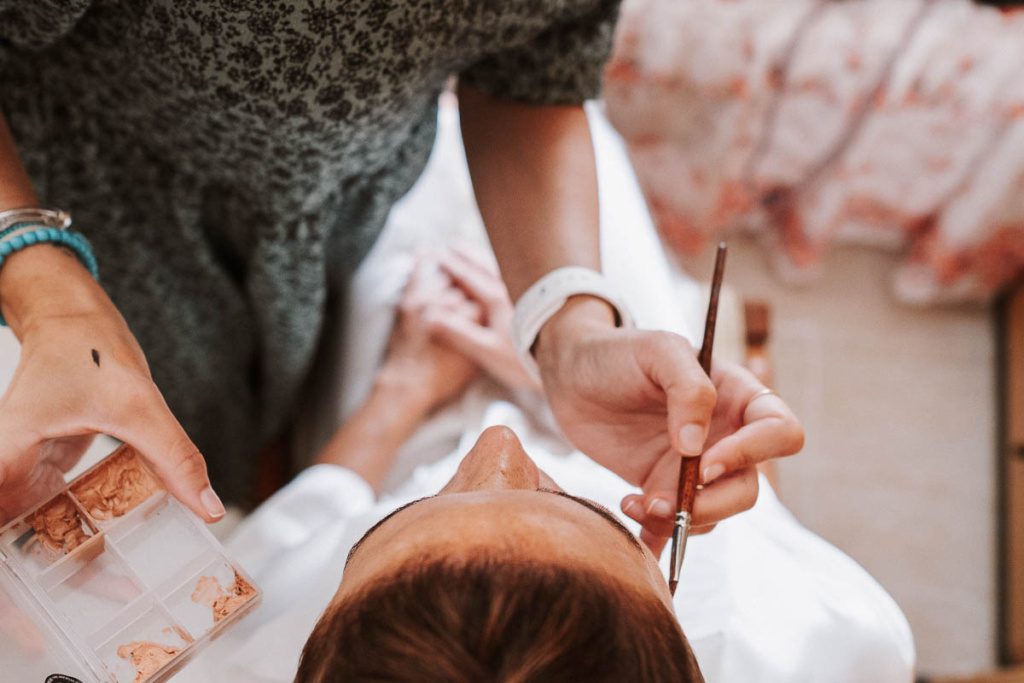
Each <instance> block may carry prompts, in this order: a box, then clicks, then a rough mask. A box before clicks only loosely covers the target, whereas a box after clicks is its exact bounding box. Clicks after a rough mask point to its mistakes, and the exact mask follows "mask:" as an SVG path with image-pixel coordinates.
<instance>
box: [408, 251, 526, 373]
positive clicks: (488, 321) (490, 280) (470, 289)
mask: <svg viewBox="0 0 1024 683" xmlns="http://www.w3.org/2000/svg"><path fill="white" fill-rule="evenodd" d="M440 263H441V269H442V270H443V271H444V272H445V273H446V274H447V275H448V277H449V278H451V281H452V283H453V284H454V285H455V286H456V287H458V288H459V289H460V290H461V291H462V293H463V294H464V295H465V296H466V298H467V299H469V300H470V301H472V302H473V303H474V304H476V305H477V306H479V308H480V310H481V311H482V315H481V316H480V317H479V318H478V319H473V318H468V317H454V316H439V315H432V316H429V317H428V320H427V324H428V325H429V327H430V331H431V333H432V334H433V335H434V336H435V337H437V338H438V339H440V340H441V341H443V342H445V343H446V344H448V345H450V346H451V347H452V348H454V349H457V350H458V351H461V352H462V353H463V354H465V355H466V356H468V357H469V358H472V359H473V360H474V361H476V362H477V363H478V364H479V365H480V367H481V368H483V369H484V371H485V372H486V373H487V374H489V375H490V376H491V377H493V378H494V379H496V380H497V381H498V382H500V383H501V384H503V385H504V386H506V387H507V388H509V389H513V390H515V389H528V390H530V391H538V392H539V391H540V390H541V386H540V384H539V383H538V382H537V381H536V380H535V379H534V378H533V376H531V375H530V373H529V372H527V370H526V368H525V367H523V364H522V362H521V361H520V360H519V354H518V353H516V349H515V346H514V345H513V344H512V316H513V314H514V309H513V308H512V301H511V299H509V296H508V290H507V289H506V288H505V283H504V282H502V280H501V276H500V275H499V273H498V266H497V264H496V263H495V262H494V260H493V259H488V258H485V257H483V256H482V255H478V254H475V253H473V252H471V251H469V250H467V249H464V248H458V247H456V248H453V249H451V250H449V251H446V252H445V253H444V254H443V255H442V256H441V260H440Z"/></svg>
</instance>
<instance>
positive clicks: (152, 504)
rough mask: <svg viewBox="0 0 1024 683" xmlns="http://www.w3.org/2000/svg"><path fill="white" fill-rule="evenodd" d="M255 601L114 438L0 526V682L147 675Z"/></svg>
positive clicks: (176, 662)
mask: <svg viewBox="0 0 1024 683" xmlns="http://www.w3.org/2000/svg"><path fill="white" fill-rule="evenodd" d="M259 601H260V591H259V590H258V589H257V587H256V586H255V584H253V582H252V580H251V579H250V578H249V577H248V576H247V575H246V573H245V572H244V571H243V570H242V569H241V567H239V566H238V564H237V563H236V562H234V561H232V559H231V558H230V557H228V555H227V554H226V552H225V550H224V548H223V547H222V546H221V544H220V543H219V542H218V541H217V540H216V539H215V538H214V537H213V535H212V534H211V533H210V532H209V530H208V529H207V528H206V525H205V524H204V523H203V521H202V520H200V519H199V518H198V517H196V516H195V515H194V514H192V512H190V511H189V510H188V509H187V508H185V507H184V506H183V505H181V504H180V503H179V502H178V501H177V500H176V499H175V498H174V497H173V496H171V495H170V494H168V493H167V491H166V490H164V488H163V487H162V486H161V484H160V482H159V480H158V479H157V478H156V476H155V475H154V474H153V473H152V471H150V470H149V468H148V467H147V466H146V464H145V462H144V461H143V460H142V458H140V457H139V456H138V454H137V453H135V451H134V450H132V449H131V448H130V447H127V446H122V447H121V448H119V449H118V450H116V451H115V452H114V453H112V454H111V455H109V456H108V457H107V458H105V459H104V460H102V461H101V462H99V463H98V464H97V465H96V466H94V467H93V468H91V469H90V470H88V471H87V472H85V473H84V474H82V475H81V476H79V477H77V478H76V479H75V480H74V481H72V482H70V483H69V484H68V485H67V486H66V487H65V488H64V489H63V490H62V491H60V492H59V493H58V494H56V495H55V496H53V497H52V498H50V499H49V500H47V501H46V502H44V503H43V504H42V505H39V506H38V507H36V508H34V509H32V510H30V511H29V512H27V513H25V514H23V515H22V516H21V517H18V518H17V519H15V520H14V521H12V522H10V523H9V524H7V525H6V526H4V527H3V529H0V671H2V676H0V678H3V680H5V681H7V680H10V681H18V682H19V683H23V682H24V683H37V682H38V683H46V682H47V681H75V680H77V681H81V682H82V683H159V682H160V681H165V680H167V679H168V678H170V677H171V676H172V675H173V674H174V673H175V672H176V671H178V670H179V669H180V668H181V667H182V666H184V665H185V664H186V663H187V662H188V661H189V660H190V659H191V658H192V657H194V656H195V655H196V653H198V652H199V651H200V650H201V649H202V647H203V646H204V645H205V644H207V643H208V642H210V641H211V640H212V639H214V638H216V637H217V636H218V635H220V634H221V633H223V631H224V630H225V629H227V628H230V627H231V625H232V624H233V623H235V622H236V621H237V620H238V619H240V618H241V617H242V616H244V615H245V614H246V613H248V612H249V611H251V610H252V609H253V608H254V607H255V606H256V605H257V604H258V603H259Z"/></svg>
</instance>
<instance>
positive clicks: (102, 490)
mask: <svg viewBox="0 0 1024 683" xmlns="http://www.w3.org/2000/svg"><path fill="white" fill-rule="evenodd" d="M158 488H159V484H158V483H157V481H156V479H155V478H154V477H153V475H151V474H150V473H149V470H147V469H146V468H145V467H144V466H143V464H142V461H141V459H140V458H139V455H138V453H136V452H135V451H134V450H133V449H131V448H128V447H127V446H125V447H122V448H121V450H120V451H119V452H117V453H115V454H114V455H112V456H110V457H109V458H107V460H106V461H104V462H103V464H101V465H100V466H99V467H98V468H97V469H96V470H94V471H93V472H91V473H89V474H88V475H86V476H85V477H83V478H82V480H81V481H80V482H78V483H77V484H75V486H74V488H72V489H71V492H72V493H73V494H74V495H75V497H76V498H78V501H79V502H80V503H81V504H82V507H84V508H85V509H86V511H88V513H89V514H90V515H92V517H93V518H94V519H100V520H107V519H110V518H112V517H120V516H121V515H123V514H125V513H126V512H128V511H129V510H131V509H132V508H134V507H136V506H137V505H139V504H140V503H141V502H142V501H144V500H146V499H147V498H149V497H150V496H151V495H153V492H154V491H156V490H157V489H158Z"/></svg>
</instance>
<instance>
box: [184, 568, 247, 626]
mask: <svg viewBox="0 0 1024 683" xmlns="http://www.w3.org/2000/svg"><path fill="white" fill-rule="evenodd" d="M255 594H256V589H255V588H253V587H252V586H251V585H250V584H249V582H248V581H246V580H245V579H243V578H242V577H241V576H240V575H239V573H238V572H235V580H234V583H232V584H231V586H230V587H229V588H228V590H226V591H225V590H224V589H223V588H222V587H221V585H220V581H218V580H217V577H215V576H201V577H199V582H198V583H197V584H196V589H195V590H194V591H192V602H194V603H196V604H197V605H205V606H206V607H209V608H210V609H212V610H213V623H217V622H218V621H220V620H221V619H224V618H225V617H227V616H228V615H229V614H232V613H234V612H235V611H236V610H237V609H238V608H239V607H241V606H242V605H244V604H245V603H247V602H249V600H251V599H252V597H253V596H254V595H255Z"/></svg>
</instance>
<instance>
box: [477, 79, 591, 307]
mask: <svg viewBox="0 0 1024 683" xmlns="http://www.w3.org/2000/svg"><path fill="white" fill-rule="evenodd" d="M459 110H460V116H461V121H462V137H463V141H464V143H465V147H466V159H467V161H468V164H469V171H470V175H471V176H472V179H473V189H474V192H475V194H476V199H477V204H478V205H479V206H480V213H481V215H482V216H483V219H484V223H485V224H486V226H487V232H488V234H489V235H490V239H491V244H492V245H493V247H494V253H495V255H496V256H497V259H498V263H499V265H500V266H501V273H502V277H503V279H504V280H505V284H506V285H507V286H508V289H509V294H510V295H511V296H512V299H513V301H514V300H516V299H518V298H519V296H520V295H521V294H522V293H523V292H524V291H525V290H526V289H527V288H528V287H529V286H530V285H531V284H533V283H534V282H536V281H537V280H538V279H540V278H541V277H542V276H543V275H545V274H546V273H548V272H550V271H551V270H554V269H555V268H559V267H561V266H567V265H577V266H586V267H589V268H594V269H600V263H601V256H600V239H599V229H598V226H599V222H598V202H597V172H596V167H595V160H594V149H593V144H592V142H591V139H590V129H589V127H588V125H587V117H586V114H585V113H584V111H583V107H581V106H569V107H567V106H531V105H524V104H517V103H513V102H506V101H503V100H498V99H496V98H493V97H490V96H489V95H485V94H483V93H481V92H479V91H477V90H474V89H472V88H468V87H460V88H459Z"/></svg>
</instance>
